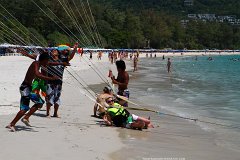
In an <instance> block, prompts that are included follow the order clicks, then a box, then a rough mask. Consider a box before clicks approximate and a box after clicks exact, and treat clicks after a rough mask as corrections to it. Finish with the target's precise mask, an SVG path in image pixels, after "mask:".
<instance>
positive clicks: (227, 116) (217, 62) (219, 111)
mask: <svg viewBox="0 0 240 160" xmlns="http://www.w3.org/2000/svg"><path fill="white" fill-rule="evenodd" d="M212 58H213V60H211V61H209V60H208V57H207V56H198V57H195V56H192V57H191V56H189V57H183V56H182V57H171V62H172V71H171V73H168V72H167V66H166V64H167V60H166V59H165V60H163V59H162V57H158V58H143V59H140V61H139V70H138V71H137V72H134V73H131V74H132V75H133V78H132V80H131V82H130V85H129V86H130V87H129V88H130V90H131V97H135V98H136V97H137V100H138V101H140V102H141V103H142V104H147V105H151V106H155V107H158V108H159V110H161V109H163V108H164V109H166V110H169V111H171V112H173V113H174V114H175V115H179V116H183V117H190V118H197V119H199V120H203V121H208V122H212V123H219V124H223V125H226V126H219V125H212V124H208V123H197V124H199V125H200V126H201V127H202V128H203V129H205V130H215V131H216V127H218V129H219V128H220V129H224V132H226V133H228V132H231V133H233V132H234V133H239V131H240V74H239V73H240V60H239V58H240V56H237V55H233V56H213V57H212ZM228 126H230V127H228ZM221 132H222V131H221ZM237 137H238V139H239V137H240V136H238V135H237ZM233 141H234V140H233Z"/></svg>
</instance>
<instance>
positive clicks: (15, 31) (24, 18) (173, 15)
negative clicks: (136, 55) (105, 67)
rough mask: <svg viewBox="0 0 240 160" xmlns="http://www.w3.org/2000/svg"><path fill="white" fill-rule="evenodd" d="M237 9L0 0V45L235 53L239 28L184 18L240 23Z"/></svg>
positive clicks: (175, 0) (214, 0)
mask: <svg viewBox="0 0 240 160" xmlns="http://www.w3.org/2000/svg"><path fill="white" fill-rule="evenodd" d="M239 8H240V1H238V0H194V1H193V5H191V6H186V5H184V0H171V1H162V0H121V1H120V0H88V1H87V0H69V1H67V0H39V1H36V0H11V1H8V0H0V43H2V42H8V43H12V44H34V45H42V46H43V45H44V46H47V45H49V44H51V45H57V44H62V43H73V42H74V41H76V40H78V41H79V42H80V44H81V46H83V47H105V48H146V47H150V48H157V49H163V48H173V49H184V48H187V49H239V48H240V26H239V25H231V24H229V23H227V22H218V21H202V20H198V19H195V20H193V19H188V14H216V15H217V16H224V15H235V16H236V17H237V18H238V19H240V11H239ZM15 18H16V19H15ZM184 19H188V22H187V24H185V25H183V24H182V23H181V20H184Z"/></svg>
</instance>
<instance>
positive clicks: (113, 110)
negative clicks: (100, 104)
mask: <svg viewBox="0 0 240 160" xmlns="http://www.w3.org/2000/svg"><path fill="white" fill-rule="evenodd" d="M106 102H107V104H108V105H109V106H110V107H108V109H107V114H105V115H104V116H103V120H104V122H105V123H106V125H108V126H112V125H115V126H116V127H124V128H128V129H139V130H142V129H144V128H145V129H147V128H154V127H153V125H152V124H151V121H150V120H149V119H147V118H143V117H139V116H137V115H135V114H130V113H129V112H128V111H127V110H126V109H124V108H123V106H121V105H120V104H118V103H114V100H113V98H111V97H110V98H108V99H106Z"/></svg>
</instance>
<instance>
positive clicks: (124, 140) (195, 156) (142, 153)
mask: <svg viewBox="0 0 240 160" xmlns="http://www.w3.org/2000/svg"><path fill="white" fill-rule="evenodd" d="M217 54H219V53H216V55H217ZM165 55H166V54H165ZM176 55H179V54H168V55H167V56H176ZM184 55H186V56H194V55H195V53H194V54H190V53H189V54H184ZM198 55H199V56H201V55H202V53H199V54H198ZM207 55H208V54H207ZM157 56H159V57H160V56H162V54H160V53H159V54H157ZM141 57H145V54H141ZM85 60H86V61H84V60H83V59H80V57H79V56H78V55H76V56H75V58H74V59H73V61H72V62H71V67H68V71H70V72H71V73H73V74H74V75H75V76H76V77H77V74H78V75H79V76H80V77H81V78H83V79H84V81H85V82H87V84H88V85H92V87H94V85H97V84H99V87H94V88H95V89H94V91H96V92H101V89H100V88H101V86H104V85H105V84H102V83H103V80H102V79H101V78H99V76H98V75H97V74H96V73H95V71H93V70H92V69H91V66H94V65H95V66H97V67H98V70H101V71H102V74H104V75H105V77H106V78H107V75H108V70H109V69H112V70H113V73H114V74H115V75H116V74H117V72H116V69H115V65H112V64H110V63H109V62H108V58H107V55H104V57H103V60H101V61H98V60H97V58H96V55H94V58H93V61H92V62H93V64H92V63H90V62H89V61H88V60H87V59H86V58H85ZM31 62H32V60H30V59H28V58H26V57H22V56H9V57H0V68H1V70H0V75H1V77H0V88H1V92H0V96H1V99H0V122H1V123H0V142H1V146H0V155H1V159H7V160H16V159H19V160H23V159H27V160H28V159H36V160H42V159H49V160H50V159H54V160H55V159H56V160H63V159H64V160H65V159H69V160H75V159H76V160H77V159H78V160H79V159H86V160H94V159H96V160H100V159H101V160H107V159H113V160H122V159H139V160H143V159H171V158H172V159H175V160H190V159H191V160H203V159H204V160H219V159H229V160H238V159H239V155H240V150H238V149H234V148H231V147H228V146H227V144H226V146H222V145H218V141H217V140H216V139H214V138H213V137H214V136H215V134H216V133H214V132H211V131H205V130H203V129H201V128H200V127H199V126H198V125H195V124H194V123H192V122H189V121H186V120H179V119H176V118H171V117H166V116H158V115H156V114H154V113H143V112H136V113H137V114H139V115H145V116H151V118H152V120H153V124H154V125H155V126H156V128H153V129H149V130H144V131H136V130H128V129H122V128H114V127H105V126H102V125H100V123H101V120H100V119H96V118H93V117H91V115H92V110H93V105H94V102H93V101H91V100H90V99H89V98H88V97H86V96H85V95H84V94H82V93H83V92H84V93H86V91H84V89H83V87H81V86H80V85H79V83H78V82H77V81H76V80H75V79H74V78H73V77H72V76H71V75H70V74H69V73H68V72H66V71H65V73H64V83H63V92H62V97H61V100H62V105H61V106H60V111H59V113H60V116H61V118H60V119H58V118H46V117H45V112H46V111H45V107H43V108H42V109H41V111H38V112H36V114H35V115H34V116H32V117H31V118H30V122H31V124H32V127H26V126H25V125H24V124H23V123H22V122H18V123H17V129H18V131H17V132H16V133H12V132H9V131H8V130H7V129H6V128H5V126H6V125H7V124H8V123H9V122H10V121H11V120H12V118H13V117H14V116H15V114H16V113H17V111H18V110H19V98H20V94H19V86H20V84H21V83H22V81H23V79H24V76H25V73H26V70H27V68H28V66H29V65H30V63H31ZM127 64H128V66H127V68H128V70H130V72H129V74H130V77H131V73H132V72H131V71H132V64H131V63H130V62H129V61H128V62H127ZM89 65H91V66H89ZM76 73H77V74H76ZM133 78H134V77H131V80H132V79H133ZM131 80H130V81H131ZM131 83H132V82H131ZM131 83H130V85H129V88H130V89H131ZM133 95H134V94H133ZM131 100H133V101H134V100H135V99H134V96H133V97H131ZM152 109H155V108H152ZM134 112H135V111H134ZM218 140H219V141H221V139H218Z"/></svg>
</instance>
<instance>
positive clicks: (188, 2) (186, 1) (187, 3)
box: [184, 0, 193, 6]
mask: <svg viewBox="0 0 240 160" xmlns="http://www.w3.org/2000/svg"><path fill="white" fill-rule="evenodd" d="M184 6H193V0H184Z"/></svg>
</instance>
